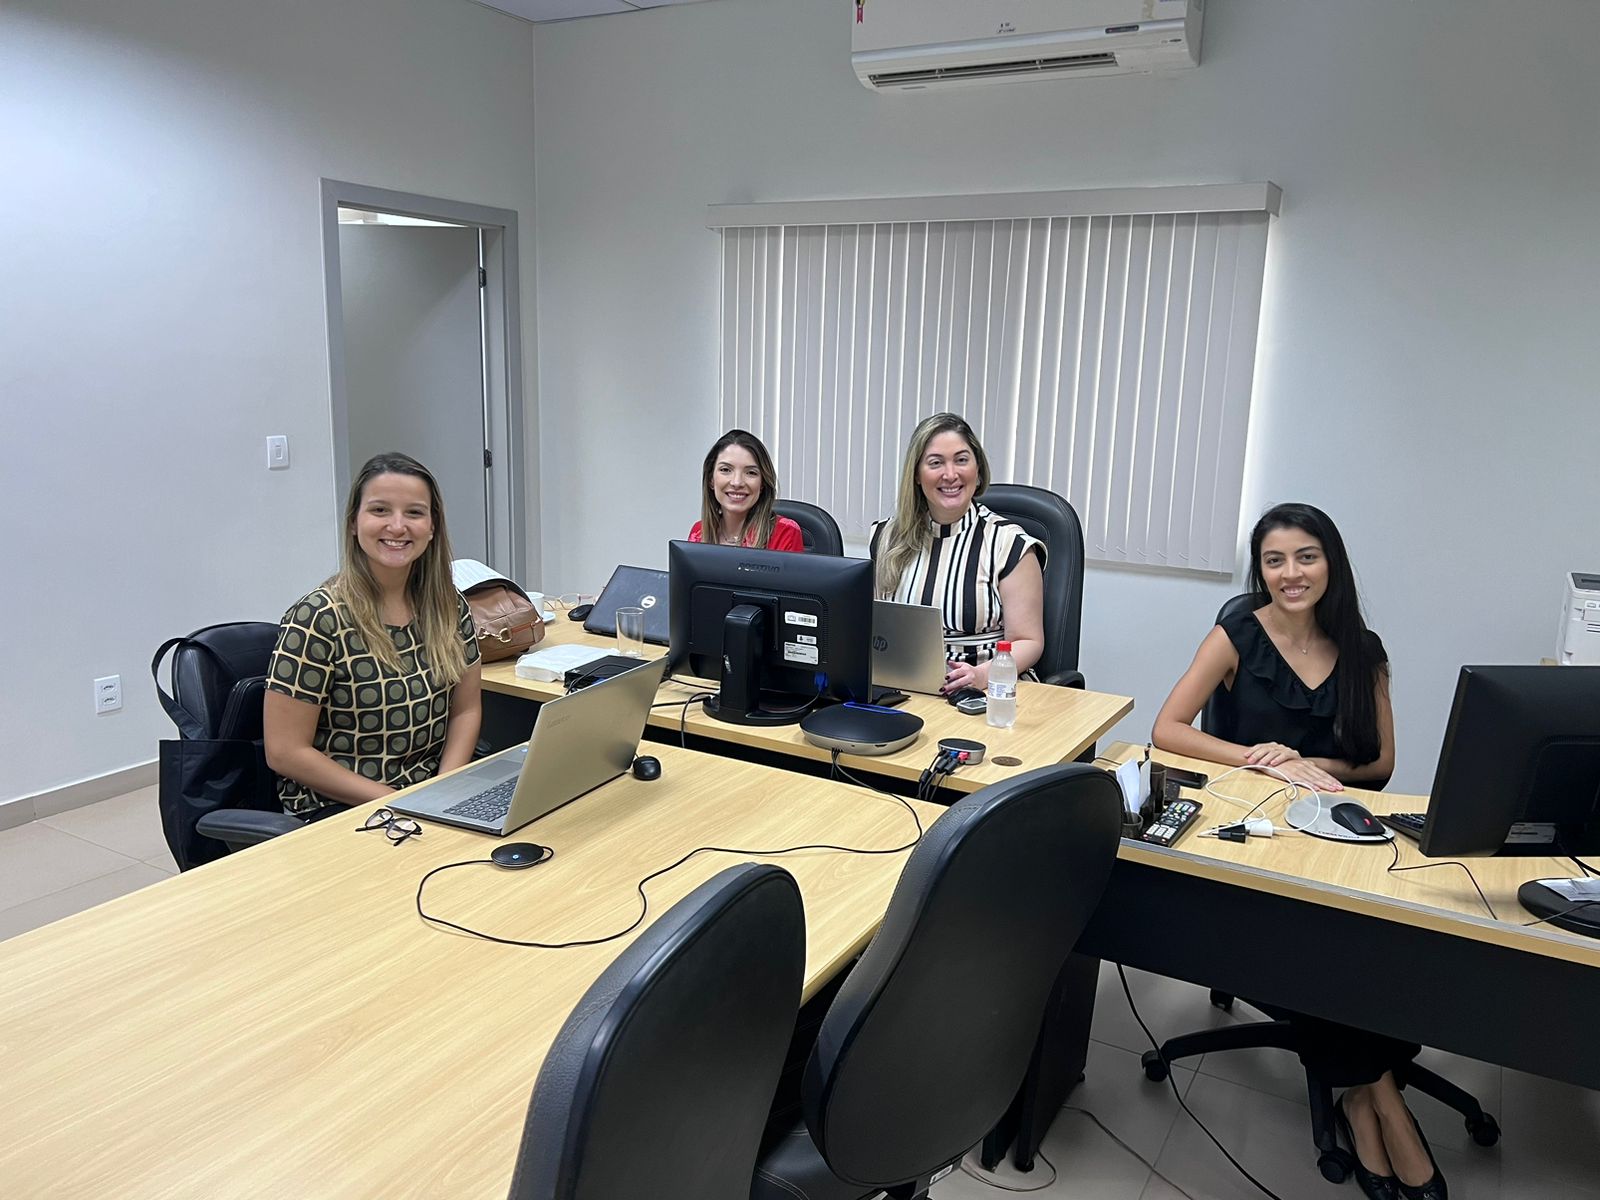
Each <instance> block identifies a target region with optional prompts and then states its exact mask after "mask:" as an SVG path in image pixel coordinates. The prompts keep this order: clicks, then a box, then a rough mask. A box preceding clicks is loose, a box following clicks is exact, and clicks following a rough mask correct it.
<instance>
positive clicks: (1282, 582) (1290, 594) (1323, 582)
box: [1261, 526, 1328, 613]
mask: <svg viewBox="0 0 1600 1200" xmlns="http://www.w3.org/2000/svg"><path fill="white" fill-rule="evenodd" d="M1261 579H1262V582H1264V583H1265V584H1266V586H1267V594H1268V595H1269V596H1271V597H1272V603H1273V604H1275V605H1277V606H1278V607H1279V608H1280V609H1282V610H1283V611H1284V612H1286V613H1302V612H1308V611H1314V610H1315V609H1316V606H1317V601H1319V600H1321V599H1322V597H1323V596H1324V595H1326V594H1327V591H1328V556H1327V554H1326V553H1325V552H1324V551H1323V548H1322V542H1321V541H1319V540H1318V539H1317V538H1316V537H1315V536H1313V535H1312V534H1309V533H1307V532H1306V531H1305V530H1304V529H1296V528H1294V527H1292V526H1286V527H1283V528H1279V529H1273V530H1270V531H1269V532H1268V533H1267V534H1266V535H1265V536H1264V537H1263V538H1262V539H1261Z"/></svg>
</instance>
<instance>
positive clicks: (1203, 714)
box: [1200, 592, 1263, 742]
mask: <svg viewBox="0 0 1600 1200" xmlns="http://www.w3.org/2000/svg"><path fill="white" fill-rule="evenodd" d="M1262 602H1263V601H1262V597H1260V596H1257V595H1256V594H1255V593H1254V592H1243V593H1241V594H1240V595H1237V596H1234V597H1232V598H1231V599H1229V600H1228V601H1226V602H1225V603H1224V604H1223V606H1222V607H1221V608H1219V609H1218V610H1217V621H1216V623H1217V624H1218V625H1221V624H1222V623H1223V622H1224V621H1226V620H1227V619H1228V618H1229V617H1232V616H1237V615H1238V614H1239V613H1246V612H1254V611H1255V610H1256V609H1258V608H1260V607H1261V605H1262ZM1223 691H1224V687H1223V685H1221V684H1219V685H1217V690H1216V691H1214V692H1212V693H1211V697H1210V699H1208V700H1207V701H1206V706H1205V707H1204V708H1203V709H1201V710H1200V728H1201V730H1202V731H1203V732H1205V733H1209V734H1210V735H1211V736H1212V737H1219V738H1222V739H1224V740H1225V741H1230V742H1232V741H1237V740H1238V738H1237V736H1236V734H1235V731H1234V729H1233V723H1232V720H1231V718H1230V713H1231V711H1232V710H1231V709H1230V708H1229V707H1228V701H1227V697H1226V696H1224V695H1223V694H1222V693H1223Z"/></svg>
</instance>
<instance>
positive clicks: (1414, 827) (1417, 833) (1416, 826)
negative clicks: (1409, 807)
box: [1378, 813, 1428, 841]
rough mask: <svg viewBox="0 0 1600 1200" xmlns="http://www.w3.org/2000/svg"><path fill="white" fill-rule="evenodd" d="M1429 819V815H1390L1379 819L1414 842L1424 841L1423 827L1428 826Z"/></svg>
mask: <svg viewBox="0 0 1600 1200" xmlns="http://www.w3.org/2000/svg"><path fill="white" fill-rule="evenodd" d="M1427 819H1428V814H1427V813H1390V814H1389V815H1388V816H1386V817H1385V816H1380V817H1379V818H1378V820H1380V821H1382V822H1383V823H1384V824H1385V825H1387V826H1388V827H1389V828H1390V829H1392V830H1394V831H1395V832H1396V833H1403V834H1405V835H1406V836H1407V837H1408V838H1410V839H1411V840H1412V841H1421V840H1422V827H1423V825H1425V824H1427Z"/></svg>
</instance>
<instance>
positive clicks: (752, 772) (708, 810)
mask: <svg viewBox="0 0 1600 1200" xmlns="http://www.w3.org/2000/svg"><path fill="white" fill-rule="evenodd" d="M655 752H656V753H657V754H658V756H659V757H660V759H661V762H662V766H663V769H664V770H663V776H662V778H661V779H659V780H657V781H654V782H648V783H646V782H640V781H638V780H635V779H633V778H632V777H630V776H624V777H622V778H621V779H618V780H616V781H614V782H612V783H609V784H607V785H605V786H604V787H603V788H601V789H598V790H597V791H595V792H591V793H590V794H588V795H586V796H583V797H580V798H579V799H578V800H576V801H574V802H573V803H572V804H569V805H567V806H566V807H564V808H561V809H558V810H557V811H556V812H554V813H552V814H550V815H549V816H547V817H545V818H543V819H541V820H539V821H537V822H535V823H534V824H533V825H530V826H527V827H525V828H524V829H523V830H521V831H519V832H518V833H516V834H514V835H513V840H529V841H538V842H541V843H545V844H548V845H550V846H552V847H554V848H555V850H556V856H555V858H554V859H552V860H551V861H550V862H549V863H547V864H545V865H542V866H539V867H535V868H531V869H528V870H525V871H505V870H502V869H500V868H497V867H494V866H492V865H488V864H486V863H485V864H483V865H475V866H470V867H463V868H460V869H459V870H455V871H449V872H446V873H444V874H443V875H440V876H436V877H435V878H434V879H433V880H432V881H430V883H429V885H428V890H427V893H426V897H425V905H426V907H427V909H428V911H429V912H431V913H435V914H438V915H443V916H447V917H448V918H449V919H451V920H454V921H457V922H459V923H462V924H466V925H469V926H472V927H474V928H477V929H480V930H484V931H487V932H492V933H495V934H498V935H502V936H505V937H511V938H519V939H524V940H530V939H540V940H550V941H560V940H566V939H573V938H585V937H596V936H601V935H603V934H606V933H609V932H611V931H614V930H618V929H622V928H624V927H625V926H627V925H628V924H629V923H630V922H631V921H632V920H633V919H634V917H635V916H636V915H637V913H638V911H639V897H638V894H637V892H636V891H635V884H636V882H637V881H638V880H639V879H640V878H641V877H642V876H644V875H645V874H648V873H649V872H651V871H653V870H656V869H657V868H659V867H663V866H666V865H667V864H669V863H671V862H672V861H674V860H675V859H677V858H678V857H679V856H680V855H682V854H684V853H685V852H687V851H689V850H692V849H693V848H695V847H696V846H700V845H706V844H719V845H724V846H740V847H761V848H766V847H772V848H776V847H783V846H790V845H798V844H803V843H806V842H812V841H819V840H820V841H828V842H834V843H838V844H843V845H849V846H857V847H862V848H886V847H894V846H899V845H902V844H904V843H905V842H908V841H910V840H911V838H912V836H913V835H914V834H915V826H914V823H913V821H912V818H911V815H910V813H908V812H907V811H906V809H905V808H904V807H903V806H902V805H901V804H900V803H899V802H897V801H896V800H894V799H891V798H887V797H884V796H882V795H879V794H875V793H873V792H870V791H867V790H865V789H862V788H857V787H853V786H848V785H845V784H838V783H829V782H827V781H824V780H817V779H810V778H805V777H801V776H798V775H794V774H791V773H789V772H784V771H779V770H774V769H771V768H765V767H759V766H754V765H751V764H747V763H740V762H737V761H734V760H731V759H726V758H719V757H716V756H713V755H705V754H696V753H693V752H690V751H683V750H678V749H676V748H674V747H657V748H656V751H655ZM912 803H914V802H912ZM375 807H377V806H376V805H372V804H369V805H364V806H361V807H359V808H356V809H352V810H351V813H350V814H349V815H348V816H347V815H344V814H341V815H339V816H337V817H334V818H330V819H329V820H326V821H323V822H320V823H318V824H316V825H312V826H309V827H308V828H306V829H304V830H301V831H297V832H295V833H293V834H291V835H289V836H287V837H283V838H279V839H277V840H275V841H272V842H268V843H266V844H264V845H261V846H257V847H255V848H253V849H250V850H247V851H244V852H242V853H240V854H235V855H232V856H230V857H228V858H225V859H223V860H221V861H219V862H216V863H212V864H209V865H207V866H204V867H201V868H199V869H197V870H194V871H190V872H187V873H185V874H183V875H180V876H177V877H175V878H172V879H169V880H165V881H163V882H161V883H157V884H155V885H153V886H151V887H148V888H146V889H144V890H143V891H140V892H137V893H134V894H133V895H130V896H126V897H123V898H121V899H119V900H114V901H112V902H110V903H108V904H104V905H101V906H100V907H98V908H95V909H91V910H89V911H87V912H84V913H80V914H78V915H77V916H74V917H69V918H67V919H65V920H62V921H59V922H57V923H55V924H53V925H49V926H46V927H44V928H41V929H38V930H35V931H33V932H31V933H27V934H23V935H21V936H19V937H17V938H14V939H12V940H10V941H7V942H4V943H0V1080H4V1089H5V1100H4V1102H3V1103H0V1193H3V1194H4V1195H5V1196H7V1197H18V1198H21V1197H46V1196H48V1197H51V1198H58V1197H74V1196H96V1197H100V1196H119V1197H134V1196H137V1197H177V1196H185V1197H189V1196H205V1197H208V1198H209V1197H223V1196H238V1195H247V1194H248V1195H256V1196H259V1195H267V1194H271V1195H281V1196H297V1197H298V1196H377V1195H383V1196H430V1197H434V1196H471V1197H480V1196H490V1195H495V1196H500V1195H504V1194H505V1191H506V1188H507V1186H508V1183H509V1179H510V1174H511V1169H512V1166H513V1162H514V1158H515V1154H516V1149H517V1145H518V1141H519V1139H520V1137H521V1131H522V1124H523V1117H524V1114H525V1112H526V1109H527V1104H528V1097H529V1095H530V1093H531V1091H532V1089H533V1084H534V1080H535V1078H536V1077H537V1076H538V1073H539V1066H540V1063H541V1062H542V1061H543V1059H544V1055H545V1052H546V1050H547V1049H548V1047H549V1045H550V1043H551V1041H552V1040H553V1039H554V1037H555V1035H556V1033H557V1031H558V1030H559V1029H560V1027H561V1025H562V1023H563V1022H564V1021H565V1020H566V1017H567V1014H568V1012H569V1011H570V1010H571V1008H572V1006H573V1005H574V1004H575V1003H576V1002H577V1000H578V998H579V997H580V996H581V995H582V994H583V992H584V990H585V989H587V988H588V986H589V985H590V984H591V983H592V982H593V981H594V979H595V978H596V976H598V975H599V973H600V972H601V971H602V970H603V969H604V968H605V967H606V966H607V965H608V964H609V963H610V962H611V961H612V960H613V959H615V957H616V956H617V955H618V954H619V953H620V952H621V951H622V949H623V948H624V947H625V946H626V945H627V944H628V943H629V941H631V940H632V936H633V935H629V937H627V938H623V939H620V940H618V941H615V942H611V943H608V944H606V945H602V946H594V947H582V948H575V949H569V950H535V949H527V948H520V947H514V946H502V945H496V944H494V943H492V942H487V941H483V940H480V939H477V938H472V937H468V936H465V935H463V934H458V933H454V932H451V931H448V930H442V929H439V928H437V927H433V926H430V925H428V924H426V923H424V922H423V921H422V920H421V919H420V918H419V917H418V915H417V912H416V909H415V893H416V888H417V883H418V881H419V880H420V879H421V877H422V875H423V874H424V873H425V872H426V871H427V870H429V869H430V868H433V867H436V866H439V865H441V864H444V863H453V862H459V861H463V860H469V859H482V858H486V857H487V854H488V852H489V850H490V849H491V848H492V847H493V846H494V845H496V844H497V840H496V839H492V838H488V837H484V836H482V835H479V834H473V833H469V832H466V831H462V830H455V829H451V828H449V827H446V826H442V825H436V824H428V825H427V826H426V829H425V832H424V833H423V835H422V836H421V837H414V838H411V839H410V840H408V841H406V842H405V843H403V844H401V845H391V844H390V843H389V842H388V841H387V840H386V839H385V837H384V835H383V834H382V833H380V832H358V831H357V827H358V826H359V825H360V824H361V821H362V819H363V818H364V817H365V815H366V814H367V813H368V812H370V811H371V810H372V809H373V808H375ZM917 809H918V811H919V813H920V814H921V816H922V820H923V823H924V824H925V825H926V824H930V823H931V822H932V821H933V820H934V819H936V818H937V816H938V815H939V814H940V813H941V812H943V809H941V808H938V807H937V806H933V805H917ZM756 857H757V856H755V855H750V854H702V855H698V856H697V857H695V858H693V859H690V860H689V862H688V863H686V864H685V865H683V866H682V867H680V868H678V869H677V870H675V871H673V872H671V873H669V874H668V875H666V876H664V877H662V878H661V879H659V880H656V881H654V882H653V883H652V884H650V886H649V888H648V893H649V896H650V916H649V920H654V919H655V917H657V916H659V915H660V914H661V913H662V912H664V911H666V909H667V908H669V907H670V906H671V905H672V904H673V903H674V902H675V901H676V900H678V899H680V898H681V897H682V896H683V895H685V894H686V893H687V892H689V891H690V890H691V889H693V888H694V887H695V886H697V885H698V884H700V883H701V882H703V881H705V880H706V879H708V878H710V877H711V876H712V875H714V874H715V873H716V872H718V871H720V870H722V869H723V868H725V867H727V866H729V865H732V864H734V863H737V862H741V861H748V860H750V859H753V858H756ZM906 857H907V856H906V854H905V853H898V854H885V855H852V854H843V853H839V852H836V851H823V850H816V851H805V852H801V853H796V854H788V855H784V856H782V857H779V858H775V859H772V860H771V861H775V862H778V863H780V864H781V865H782V866H783V867H785V869H787V870H788V871H790V872H791V873H792V874H793V875H794V876H795V878H796V880H797V881H798V882H799V885H800V888H801V891H802V893H803V895H804V898H805V909H806V990H807V994H808V995H809V994H811V992H813V991H814V990H815V989H816V988H817V987H818V986H819V985H820V984H821V983H822V982H824V981H825V980H827V979H828V978H829V977H830V976H832V975H833V974H834V973H835V972H836V971H837V970H838V968H839V967H840V966H841V964H843V963H845V962H847V961H848V960H849V959H850V958H851V957H852V956H853V955H854V954H856V953H857V952H858V951H859V950H860V949H861V948H862V947H863V946H864V945H865V944H866V942H867V941H868V940H869V939H870V937H871V935H872V933H873V931H874V929H875V928H876V926H877V924H878V922H879V921H880V920H881V918H882V915H883V911H884V909H885V908H886V906H887V904H888V900H889V896H890V893H891V891H892V889H893V887H894V884H895V882H896V880H897V878H898V877H899V873H900V870H901V867H902V866H903V865H904V863H905V860H906Z"/></svg>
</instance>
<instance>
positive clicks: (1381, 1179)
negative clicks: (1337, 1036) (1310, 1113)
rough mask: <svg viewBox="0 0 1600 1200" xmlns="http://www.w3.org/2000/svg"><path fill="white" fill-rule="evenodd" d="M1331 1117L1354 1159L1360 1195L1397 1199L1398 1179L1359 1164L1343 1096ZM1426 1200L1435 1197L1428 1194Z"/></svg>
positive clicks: (1369, 1197)
mask: <svg viewBox="0 0 1600 1200" xmlns="http://www.w3.org/2000/svg"><path fill="white" fill-rule="evenodd" d="M1333 1119H1334V1121H1335V1123H1336V1124H1337V1125H1338V1127H1339V1132H1340V1133H1342V1134H1344V1140H1345V1141H1346V1142H1348V1143H1349V1145H1350V1157H1351V1158H1353V1159H1355V1160H1356V1182H1357V1183H1358V1184H1360V1185H1361V1193H1362V1195H1364V1196H1366V1197H1368V1200H1399V1196H1400V1190H1399V1189H1400V1181H1399V1180H1398V1179H1396V1178H1395V1177H1394V1176H1393V1175H1379V1174H1377V1173H1376V1172H1375V1171H1369V1170H1367V1168H1366V1167H1364V1166H1362V1165H1361V1156H1360V1155H1359V1154H1357V1153H1356V1135H1355V1131H1354V1130H1352V1129H1351V1128H1350V1118H1349V1117H1347V1116H1345V1112H1344V1097H1343V1096H1340V1097H1339V1099H1338V1100H1337V1101H1335V1103H1334V1106H1333ZM1428 1200H1435V1198H1434V1197H1432V1196H1430V1197H1428Z"/></svg>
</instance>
